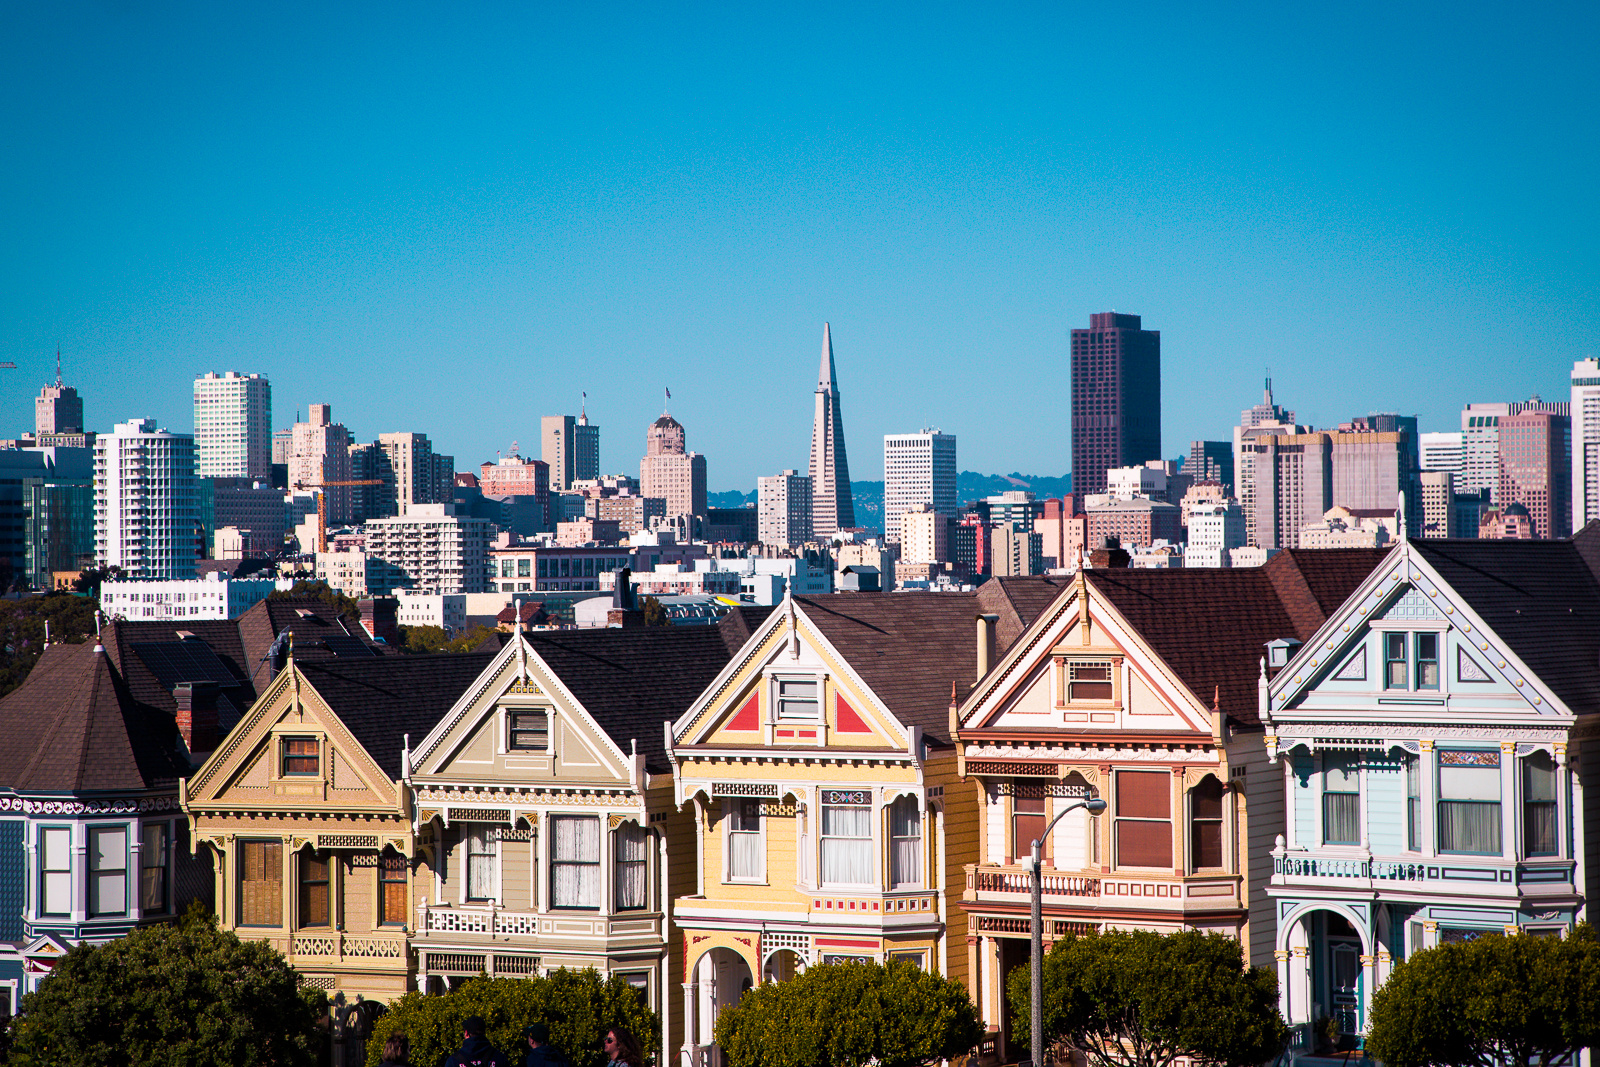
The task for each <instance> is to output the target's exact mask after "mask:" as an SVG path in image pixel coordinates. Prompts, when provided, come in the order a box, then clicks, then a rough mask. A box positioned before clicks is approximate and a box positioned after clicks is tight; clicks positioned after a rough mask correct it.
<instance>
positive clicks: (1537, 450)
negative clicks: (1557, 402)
mask: <svg viewBox="0 0 1600 1067" xmlns="http://www.w3.org/2000/svg"><path fill="white" fill-rule="evenodd" d="M1571 462H1572V420H1571V419H1570V418H1568V417H1567V416H1566V415H1558V414H1552V413H1551V412H1548V411H1522V412H1518V413H1516V414H1514V415H1507V416H1505V417H1504V418H1502V419H1501V420H1500V489H1499V492H1498V493H1497V494H1496V495H1495V502H1496V503H1498V504H1499V505H1500V506H1501V508H1502V509H1504V508H1508V507H1509V506H1510V505H1512V504H1521V505H1522V506H1523V507H1525V508H1527V509H1528V518H1529V520H1530V521H1531V523H1532V526H1533V536H1534V537H1538V538H1559V537H1567V536H1568V535H1570V534H1571V532H1572V527H1571V523H1572V505H1571V502H1570V501H1569V499H1568V493H1570V492H1571V489H1572V471H1571V469H1570V466H1569V465H1570V464H1571Z"/></svg>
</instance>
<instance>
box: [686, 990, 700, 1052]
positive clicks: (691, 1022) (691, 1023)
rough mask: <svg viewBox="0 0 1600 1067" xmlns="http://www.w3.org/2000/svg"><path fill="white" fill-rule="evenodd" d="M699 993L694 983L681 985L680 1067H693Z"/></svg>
mask: <svg viewBox="0 0 1600 1067" xmlns="http://www.w3.org/2000/svg"><path fill="white" fill-rule="evenodd" d="M685 977H688V976H687V975H685ZM699 992H700V988H699V985H698V983H695V982H685V983H683V1048H682V1052H683V1056H682V1067H694V1047H695V1042H696V1031H697V1027H696V1026H695V1024H696V1023H697V1022H698V1021H699V1020H698V1019H697V1018H696V1015H697V1012H696V1009H697V1008H699V1006H700V1005H699V1003H698V1001H699Z"/></svg>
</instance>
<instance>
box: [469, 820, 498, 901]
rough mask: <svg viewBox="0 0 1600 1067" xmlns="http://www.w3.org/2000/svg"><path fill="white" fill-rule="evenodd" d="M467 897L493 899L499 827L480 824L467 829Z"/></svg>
mask: <svg viewBox="0 0 1600 1067" xmlns="http://www.w3.org/2000/svg"><path fill="white" fill-rule="evenodd" d="M466 838H467V840H466V845H467V899H468V900H493V899H494V898H495V896H496V895H497V889H498V886H497V884H496V883H497V882H498V881H499V878H498V875H499V866H500V828H499V827H497V826H480V827H475V828H473V829H471V830H468V831H467V835H466Z"/></svg>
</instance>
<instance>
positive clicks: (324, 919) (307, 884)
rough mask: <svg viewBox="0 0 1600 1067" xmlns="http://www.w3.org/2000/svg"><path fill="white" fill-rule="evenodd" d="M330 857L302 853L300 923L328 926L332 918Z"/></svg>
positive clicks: (302, 924)
mask: <svg viewBox="0 0 1600 1067" xmlns="http://www.w3.org/2000/svg"><path fill="white" fill-rule="evenodd" d="M328 885H329V882H328V857H327V856H318V855H317V854H316V853H315V852H302V853H301V854H300V925H301V926H327V925H329V923H330V922H331V920H332V914H331V912H332V908H331V907H330V900H329V893H328Z"/></svg>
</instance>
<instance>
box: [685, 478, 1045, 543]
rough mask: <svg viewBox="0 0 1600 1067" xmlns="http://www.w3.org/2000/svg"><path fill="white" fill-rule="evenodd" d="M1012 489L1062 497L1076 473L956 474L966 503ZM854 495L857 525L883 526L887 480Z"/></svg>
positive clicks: (726, 503) (730, 494) (737, 496)
mask: <svg viewBox="0 0 1600 1067" xmlns="http://www.w3.org/2000/svg"><path fill="white" fill-rule="evenodd" d="M1012 489H1023V490H1026V491H1028V492H1030V493H1032V494H1033V495H1034V496H1035V497H1037V498H1038V499H1040V500H1044V499H1046V498H1048V497H1058V496H1061V495H1062V494H1064V493H1070V492H1072V475H1071V474H1062V475H1059V476H1052V475H1044V474H1018V473H1017V472H1016V471H1012V472H1011V473H1010V474H979V473H978V472H977V471H962V472H961V473H960V474H958V475H956V500H957V501H958V502H959V503H962V504H966V503H970V502H971V501H974V500H982V499H983V498H984V497H986V496H997V495H998V494H1000V493H1004V492H1007V491H1009V490H1012ZM850 497H851V499H852V500H854V501H855V505H856V525H857V526H873V527H876V528H878V529H880V530H881V529H882V528H883V483H882V482H851V483H850ZM755 501H756V494H755V493H753V492H750V493H741V492H739V491H738V490H737V489H730V490H727V491H725V492H721V493H707V494H706V503H707V504H708V505H709V506H711V507H714V508H737V507H743V506H744V505H745V504H753V503H755Z"/></svg>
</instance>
